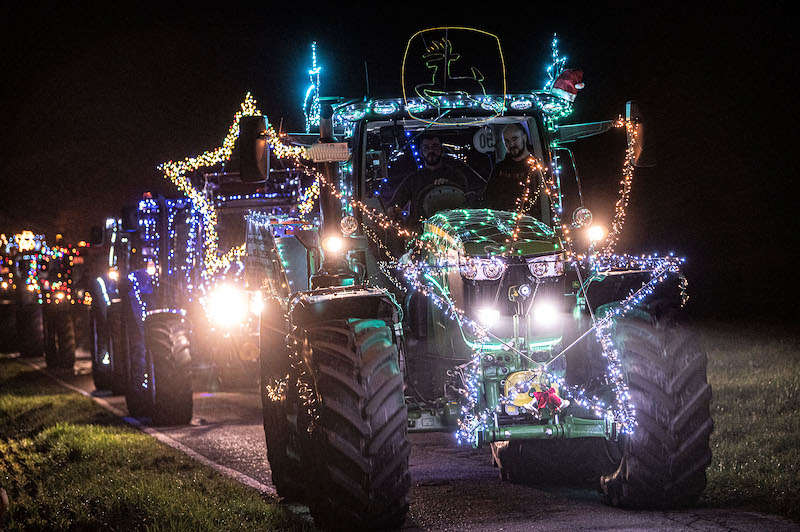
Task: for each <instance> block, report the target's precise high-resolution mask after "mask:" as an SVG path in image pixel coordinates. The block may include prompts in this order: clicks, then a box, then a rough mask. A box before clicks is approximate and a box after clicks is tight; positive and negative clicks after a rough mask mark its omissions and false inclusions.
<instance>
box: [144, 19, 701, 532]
mask: <svg viewBox="0 0 800 532" xmlns="http://www.w3.org/2000/svg"><path fill="white" fill-rule="evenodd" d="M450 30H451V31H450V35H447V34H445V35H444V36H442V37H441V38H440V39H438V41H437V40H436V39H434V37H431V38H430V39H428V40H427V42H428V43H431V42H433V43H437V42H440V43H443V44H438V45H436V46H432V45H429V46H428V48H427V49H426V50H425V53H426V54H427V55H426V56H425V59H426V61H429V62H430V61H432V60H433V59H431V58H432V57H434V55H435V54H440V55H441V53H445V55H446V54H447V53H450V51H451V50H452V49H453V47H452V45H451V43H450V42H451V41H452V40H453V39H454V37H453V36H452V35H453V33H455V30H454V29H452V28H451V29H450ZM431 31H433V30H431ZM442 50H444V52H442ZM445 59H446V57H445ZM475 71H476V69H474V68H473V72H475ZM405 72H406V71H405V70H404V73H405ZM557 74H558V72H556V75H557ZM459 79H461V78H459ZM474 79H476V80H479V79H478V76H477V75H475V76H474ZM573 81H574V80H573ZM553 85H554V87H551V89H553V88H558V85H559V83H558V81H556V83H554V84H553ZM561 85H562V86H564V85H565V84H564V83H562V84H561ZM566 85H567V86H568V88H569V84H568V83H567V84H566ZM573 85H575V83H573ZM573 88H574V87H573ZM424 89H425V90H424V91H420V93H418V95H416V96H415V95H414V94H413V93H411V94H404V97H403V98H394V99H367V100H364V101H355V102H348V103H345V104H338V105H332V104H331V103H330V102H326V101H325V100H324V99H322V101H321V121H320V126H319V137H318V139H316V141H315V142H314V143H313V144H309V143H308V142H307V141H308V139H307V138H299V137H298V138H296V139H294V146H295V147H297V146H300V145H303V143H304V142H305V144H304V148H305V152H304V153H305V155H304V156H300V155H287V157H294V159H293V160H294V164H295V165H296V168H298V169H302V170H303V171H304V172H306V173H307V175H312V176H315V178H316V179H317V183H318V185H319V198H318V201H317V203H316V205H317V209H318V210H316V211H315V212H313V213H312V214H313V215H314V216H315V220H316V221H317V223H316V224H312V225H311V227H310V228H302V229H299V230H297V231H295V232H294V234H285V233H284V232H283V231H282V228H281V226H280V225H279V224H276V223H275V220H272V219H270V217H269V216H264V215H262V214H259V213H250V214H249V215H248V217H247V246H246V247H247V256H246V259H245V261H246V263H247V264H248V268H250V272H251V273H250V274H249V275H251V276H252V277H251V278H252V279H253V287H254V288H258V289H260V290H261V291H262V293H263V294H264V308H263V310H262V311H261V327H260V328H261V330H260V365H261V396H262V407H263V419H264V430H265V434H266V440H267V458H268V460H269V463H270V467H271V471H272V480H273V483H274V485H275V487H276V489H277V492H278V494H279V495H280V496H282V497H284V498H285V499H286V500H290V501H302V502H304V503H306V504H308V506H309V508H310V510H311V513H312V515H313V516H314V518H315V521H316V522H317V524H318V525H320V526H322V527H326V528H343V527H346V528H356V529H361V528H372V529H384V528H393V527H398V526H400V525H401V524H402V523H403V522H404V519H405V515H406V512H407V509H408V492H409V487H410V483H411V479H410V476H409V466H408V460H409V452H410V444H409V439H408V434H409V433H414V432H431V431H448V432H454V433H456V435H457V437H458V439H459V440H460V441H461V442H462V443H464V444H471V445H473V446H479V447H480V446H488V447H490V448H491V453H492V461H493V463H494V464H495V465H496V466H497V468H498V471H499V473H500V476H501V478H503V479H505V480H508V481H512V482H524V483H535V484H547V485H550V484H554V483H565V484H569V485H580V486H591V487H594V488H596V489H598V490H599V491H600V492H601V494H602V497H603V499H604V501H606V502H607V503H608V504H610V505H614V506H619V507H627V508H673V507H676V506H682V505H687V504H691V503H693V502H694V501H696V500H697V498H698V497H699V495H700V494H701V492H702V491H703V489H704V487H705V482H706V473H705V470H706V467H707V465H708V464H709V462H710V457H711V452H710V448H709V435H710V433H711V430H712V427H713V422H712V420H711V418H710V412H709V402H710V397H711V389H710V387H709V385H708V383H707V378H706V355H705V353H704V352H703V351H702V350H701V349H700V348H699V346H698V344H697V342H696V341H695V340H694V338H693V337H692V335H691V334H690V333H689V332H688V331H687V329H686V328H684V327H683V326H682V325H681V313H680V308H681V304H682V300H683V297H685V294H684V293H683V289H684V288H685V286H684V284H685V283H684V281H685V280H684V279H683V278H682V276H681V274H680V272H679V263H680V260H679V259H676V258H674V257H632V256H628V255H617V254H614V253H613V252H612V250H611V249H610V247H609V246H610V244H608V242H612V241H613V238H614V237H613V235H614V233H613V232H612V233H610V234H609V235H608V236H607V237H605V240H604V235H603V234H602V231H600V230H599V229H598V227H597V226H596V225H593V224H592V213H591V211H589V209H587V208H586V207H585V205H584V204H583V198H582V196H581V192H580V190H581V189H580V176H579V175H578V173H577V171H574V172H571V173H570V172H564V171H562V170H563V168H567V167H569V168H572V167H576V165H575V162H574V160H573V155H572V150H571V149H570V146H571V144H572V143H575V142H579V141H580V139H582V138H585V137H589V136H593V135H597V134H601V133H605V132H607V131H610V130H614V129H615V128H614V127H613V126H614V125H622V126H623V128H624V130H625V131H626V132H627V140H628V151H627V152H626V166H625V169H624V172H627V173H625V175H626V176H627V177H628V178H630V177H632V175H633V170H634V168H635V167H636V165H637V163H638V162H639V161H640V157H641V147H642V146H643V143H644V140H643V132H644V127H643V123H642V120H641V113H640V111H639V110H638V107H637V106H636V105H635V103H633V102H629V103H628V104H627V106H626V116H625V118H624V119H623V120H621V121H613V120H606V121H602V122H594V123H581V124H570V123H566V120H567V118H568V116H569V110H570V109H571V105H572V102H571V100H570V99H565V98H564V94H563V93H559V92H558V91H557V90H546V91H529V92H520V93H509V92H503V93H502V94H496V95H493V94H489V93H485V92H477V93H473V94H468V93H467V92H466V91H463V90H455V89H453V90H452V91H448V88H447V87H444V88H442V90H440V91H433V90H431V89H430V87H429V86H428V85H425V87H424ZM562 92H563V91H562ZM246 127H248V128H250V127H252V128H255V129H256V130H258V131H263V130H265V129H268V127H269V126H268V123H266V120H263V121H262V123H260V124H256V122H255V121H250V122H248V124H247V126H246ZM244 128H245V125H243V129H242V132H243V133H244V132H245V129H244ZM514 135H516V136H517V138H516V140H515V139H514ZM292 140H293V139H292V138H291V136H289V137H286V138H280V137H277V136H273V137H271V140H270V143H272V144H274V145H273V148H275V147H276V146H277V145H278V144H283V145H284V148H285V149H284V150H283V152H284V153H289V150H288V148H286V145H289V144H292ZM273 151H274V152H277V151H278V150H276V149H273ZM437 152H438V153H437ZM243 153H244V152H243ZM248 153H250V151H248ZM292 153H293V154H296V153H298V152H292ZM520 155H522V158H521V159H519V160H518V159H516V158H515V157H519V156H520ZM250 156H255V155H252V154H251V155H250ZM309 161H310V162H309ZM504 161H505V162H504ZM509 168H511V169H512V171H511V174H509V175H511V178H509V179H505V180H503V177H502V175H503V174H502V172H503V171H508V169H509ZM515 168H517V169H518V168H522V171H521V172H520V173H517V174H514V173H513V170H514V169H515ZM454 176H457V177H454ZM242 177H243V178H245V179H247V178H248V176H245V175H243V176H242ZM623 181H624V179H623ZM403 190H404V191H405V192H403V193H399V192H398V191H403ZM623 192H624V190H623ZM623 199H625V198H623ZM622 203H625V201H623V202H622ZM487 207H489V208H487ZM566 213H569V214H566ZM617 222H618V220H617ZM618 226H619V223H618V224H617V229H618ZM612 229H613V228H612ZM604 242H605V243H606V245H604ZM168 316H169V315H168ZM170 319H173V320H176V319H177V318H173V317H171V316H170ZM145 325H146V322H145ZM167 336H168V335H167V334H166V332H165V333H164V337H165V338H166V337H167ZM157 379H158V376H157V373H156V382H157ZM309 479H313V481H311V482H309Z"/></svg>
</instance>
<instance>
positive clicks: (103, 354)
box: [89, 308, 127, 395]
mask: <svg viewBox="0 0 800 532" xmlns="http://www.w3.org/2000/svg"><path fill="white" fill-rule="evenodd" d="M89 348H90V351H91V353H92V378H93V380H94V387H95V388H97V389H98V390H110V391H111V392H112V393H113V394H115V395H121V394H124V393H125V383H126V381H127V368H126V364H125V359H124V358H125V348H124V347H123V337H122V318H121V317H120V314H119V312H118V309H116V308H110V309H108V310H107V312H106V314H105V315H103V313H102V312H100V310H99V309H92V311H91V313H90V314H89Z"/></svg>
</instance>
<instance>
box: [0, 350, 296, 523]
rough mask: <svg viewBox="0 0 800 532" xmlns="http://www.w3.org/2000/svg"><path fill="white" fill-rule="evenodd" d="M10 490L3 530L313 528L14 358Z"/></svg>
mask: <svg viewBox="0 0 800 532" xmlns="http://www.w3.org/2000/svg"><path fill="white" fill-rule="evenodd" d="M0 487H3V488H5V490H6V491H7V492H8V496H9V499H10V506H9V508H8V510H7V512H6V515H5V516H3V517H0V529H8V530H43V529H47V530H53V529H58V530H99V529H114V530H130V529H137V530H141V529H149V530H255V529H258V530H299V529H304V528H310V527H309V526H308V525H306V524H305V523H304V522H302V521H301V520H300V519H299V518H297V517H296V516H294V515H293V514H291V513H290V512H288V511H287V510H285V509H284V508H282V507H280V506H278V505H276V504H273V503H272V502H271V501H270V500H269V499H265V498H264V497H262V496H261V495H260V494H258V493H257V492H255V491H253V490H251V489H249V488H246V487H244V486H241V485H240V484H238V483H236V482H235V481H233V480H231V479H228V478H226V477H223V476H222V475H220V474H218V473H216V472H215V471H213V470H212V469H210V468H207V467H205V466H203V465H201V464H198V463H197V462H195V461H193V460H192V459H190V458H189V457H187V456H185V455H184V454H182V453H180V452H178V451H176V450H174V449H172V448H170V447H167V446H165V445H162V444H160V443H159V442H157V441H156V440H154V439H153V438H151V437H150V436H147V435H146V434H143V433H141V432H139V431H137V430H135V429H133V428H130V427H128V426H127V425H125V424H124V423H123V422H121V421H120V420H119V419H118V418H116V417H115V416H114V415H113V414H111V413H110V412H107V411H106V410H104V409H102V408H100V407H99V406H98V405H96V404H95V403H94V402H92V401H91V400H90V399H88V398H86V397H84V396H81V395H79V394H77V393H73V392H69V391H67V390H65V389H64V388H63V387H61V386H59V385H58V384H57V383H55V382H54V381H52V380H51V379H49V378H48V377H47V376H45V375H43V374H41V373H39V372H37V371H35V370H34V369H33V368H30V367H29V366H27V365H24V364H21V363H19V362H16V361H13V360H9V359H0ZM0 513H2V510H0Z"/></svg>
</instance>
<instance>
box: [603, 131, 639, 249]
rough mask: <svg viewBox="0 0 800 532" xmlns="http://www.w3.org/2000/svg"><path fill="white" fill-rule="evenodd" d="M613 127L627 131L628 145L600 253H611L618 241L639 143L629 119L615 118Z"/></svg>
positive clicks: (628, 198) (623, 221) (623, 222)
mask: <svg viewBox="0 0 800 532" xmlns="http://www.w3.org/2000/svg"><path fill="white" fill-rule="evenodd" d="M614 127H624V128H625V131H626V132H627V138H628V147H627V149H626V150H625V161H624V162H623V163H622V178H621V179H620V182H619V184H620V189H619V198H618V199H617V202H616V203H615V204H614V218H613V220H612V222H611V230H610V231H609V232H608V236H606V241H605V245H604V246H603V249H602V253H604V254H611V253H613V252H614V248H615V247H616V245H617V243H618V242H619V236H620V233H621V232H622V227H623V226H624V225H625V211H626V209H627V208H628V201H629V200H630V195H631V187H632V185H633V170H634V164H633V160H634V158H635V153H636V146H637V144H638V143H639V125H638V124H637V123H634V122H633V121H631V120H623V119H622V117H620V118H619V119H617V121H616V122H615V123H614Z"/></svg>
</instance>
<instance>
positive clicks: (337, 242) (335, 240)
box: [322, 236, 344, 253]
mask: <svg viewBox="0 0 800 532" xmlns="http://www.w3.org/2000/svg"><path fill="white" fill-rule="evenodd" d="M343 247H344V241H343V240H342V239H341V238H339V237H338V236H329V237H328V238H326V239H325V240H323V241H322V248H323V249H324V250H325V251H327V252H328V253H339V252H340V251H341V250H342V248H343Z"/></svg>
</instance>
